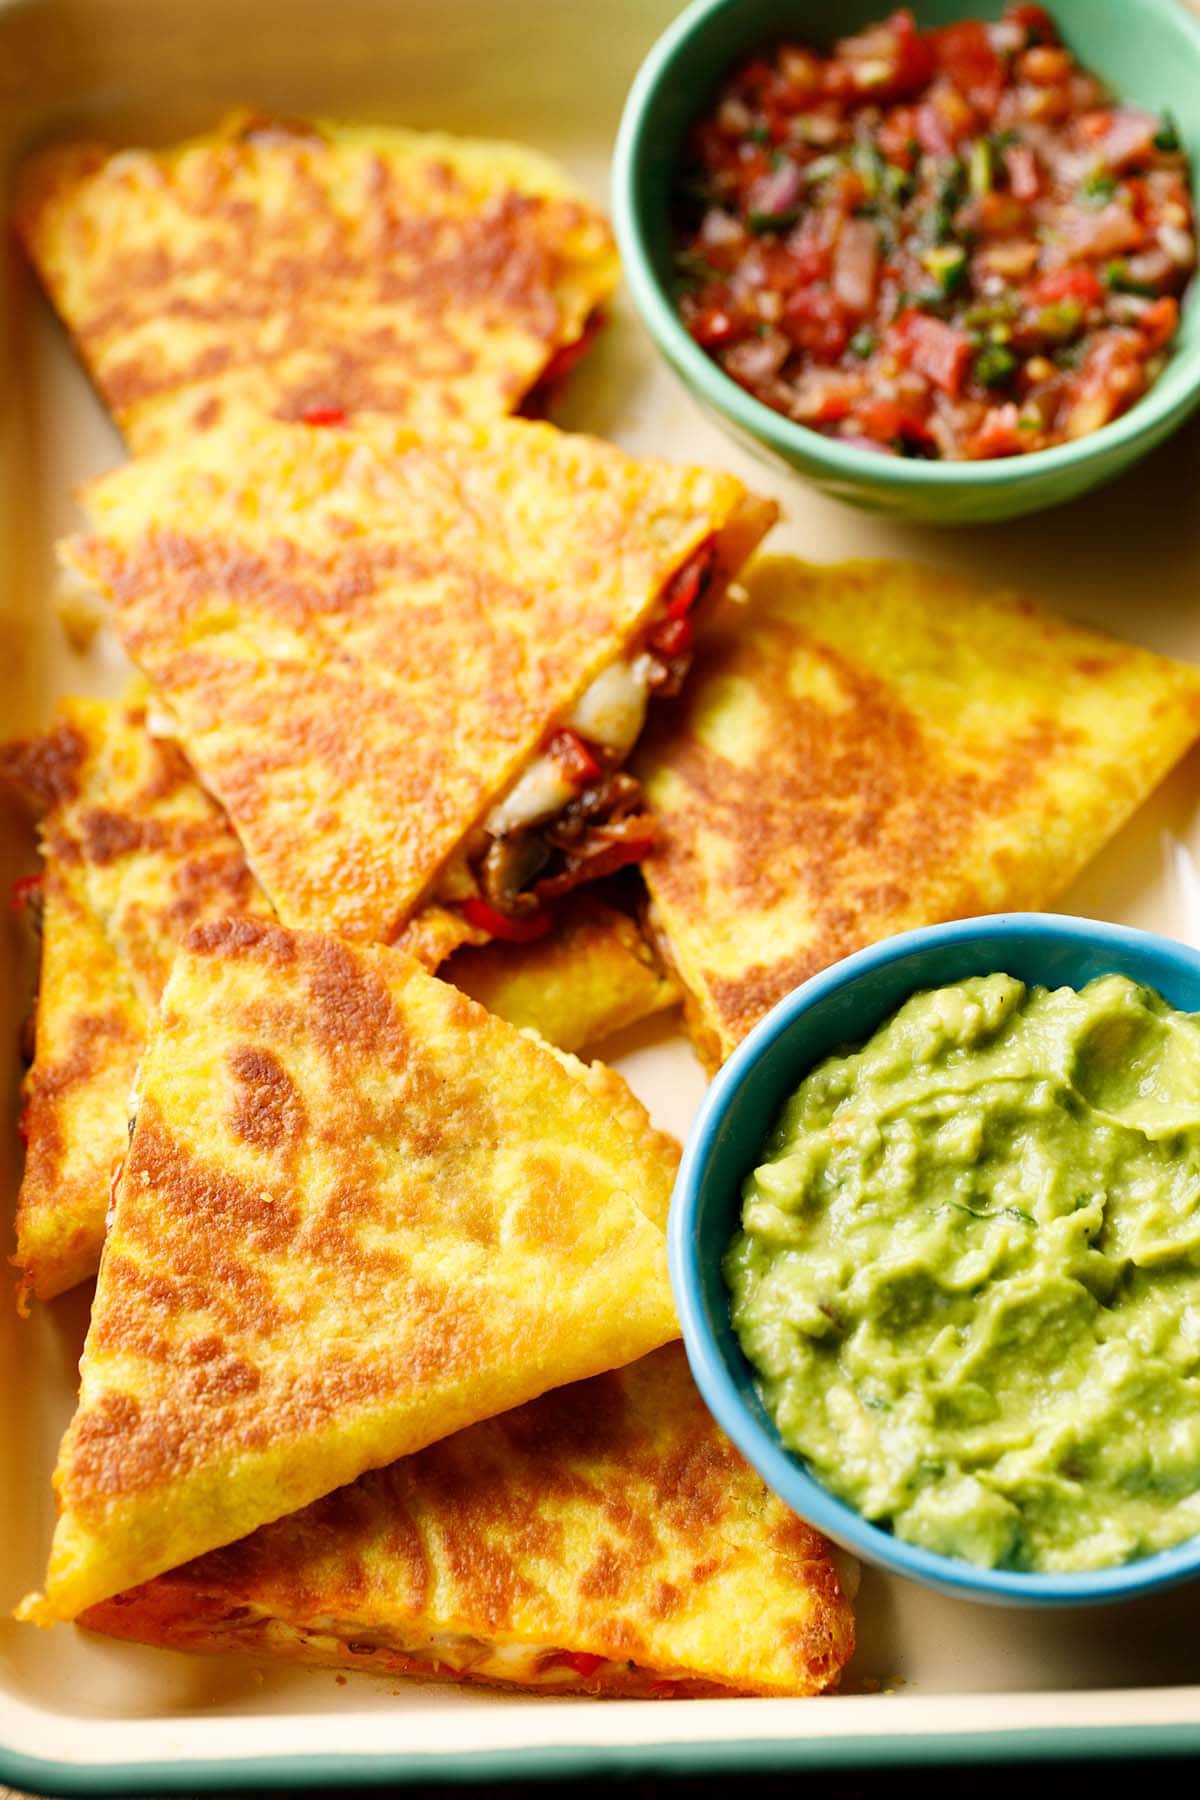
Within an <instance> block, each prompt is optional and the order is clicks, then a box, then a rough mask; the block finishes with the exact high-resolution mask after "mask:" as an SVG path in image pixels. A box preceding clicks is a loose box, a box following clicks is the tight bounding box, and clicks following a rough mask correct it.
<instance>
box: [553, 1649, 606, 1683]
mask: <svg viewBox="0 0 1200 1800" xmlns="http://www.w3.org/2000/svg"><path fill="white" fill-rule="evenodd" d="M607 1661H608V1658H607V1657H606V1656H593V1655H592V1652H591V1651H590V1650H552V1651H551V1652H550V1654H549V1655H548V1656H543V1657H542V1658H541V1659H540V1661H539V1663H538V1667H539V1668H540V1669H542V1670H546V1669H573V1670H574V1671H575V1673H576V1675H582V1676H583V1677H584V1678H585V1679H586V1678H587V1676H589V1675H594V1674H595V1673H596V1670H597V1669H598V1668H599V1667H600V1666H601V1664H602V1663H605V1662H607Z"/></svg>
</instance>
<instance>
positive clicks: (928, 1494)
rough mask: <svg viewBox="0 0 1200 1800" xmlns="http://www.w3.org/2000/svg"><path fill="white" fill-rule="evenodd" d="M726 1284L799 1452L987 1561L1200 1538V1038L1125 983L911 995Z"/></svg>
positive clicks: (783, 1157) (811, 1090)
mask: <svg viewBox="0 0 1200 1800" xmlns="http://www.w3.org/2000/svg"><path fill="white" fill-rule="evenodd" d="M725 1276H726V1280H727V1282H728V1284H729V1287H730V1290H731V1294H732V1311H733V1324H734V1329H735V1331H736V1332H737V1335H738V1338H739V1340H740V1342H741V1345H742V1348H743V1350H744V1351H745V1353H746V1355H747V1357H748V1358H749V1360H750V1362H751V1363H752V1364H753V1365H754V1367H755V1369H756V1370H757V1372H758V1374H759V1377H760V1380H761V1387H762V1392H763V1396H764V1399H765V1401H766V1404H767V1407H768V1409H769V1411H770V1413H771V1415H772V1417H773V1418H774V1419H775V1422H776V1424H777V1426H778V1428H779V1431H780V1434H781V1436H782V1437H783V1440H784V1442H785V1443H786V1444H787V1445H788V1447H789V1448H790V1449H792V1450H794V1451H797V1452H798V1453H799V1454H800V1455H802V1456H803V1457H804V1458H805V1459H806V1460H807V1462H808V1463H809V1465H810V1467H811V1468H812V1471H813V1473H814V1474H815V1475H816V1476H818V1478H819V1479H820V1480H822V1481H823V1482H824V1483H825V1484H826V1485H827V1486H828V1487H829V1488H830V1489H832V1491H833V1492H834V1493H836V1494H838V1495H840V1496H841V1497H842V1498H843V1499H844V1500H847V1501H848V1502H849V1503H850V1504H851V1505H852V1506H854V1507H856V1508H857V1509H858V1510H859V1511H860V1512H862V1513H863V1514H865V1515H866V1517H867V1518H869V1519H874V1520H877V1521H879V1522H880V1523H883V1524H886V1525H888V1526H890V1527H891V1528H892V1530H894V1531H895V1533H896V1534H897V1536H899V1537H901V1538H905V1539H907V1540H908V1541H910V1542H912V1543H916V1544H922V1545H924V1546H925V1547H926V1548H928V1549H930V1550H936V1551H940V1552H941V1553H943V1554H944V1555H948V1556H957V1557H962V1558H965V1559H966V1560H967V1561H969V1562H974V1563H980V1564H989V1565H994V1566H1003V1567H1005V1568H1015V1569H1044V1570H1071V1569H1094V1568H1102V1567H1104V1566H1106V1565H1108V1564H1112V1563H1119V1562H1123V1561H1126V1560H1128V1559H1129V1558H1132V1557H1137V1556H1144V1555H1146V1554H1148V1553H1149V1552H1151V1551H1155V1550H1162V1549H1166V1548H1167V1547H1168V1546H1169V1545H1172V1544H1177V1543H1179V1542H1181V1541H1182V1540H1183V1539H1184V1538H1188V1537H1191V1536H1193V1535H1194V1534H1196V1533H1200V1016H1195V1017H1194V1016H1192V1015H1189V1014H1185V1013H1179V1012H1174V1011H1172V1010H1171V1008H1170V1007H1169V1006H1168V1005H1167V1004H1166V1002H1165V1001H1164V1000H1162V999H1161V998H1160V997H1159V996H1158V995H1157V994H1154V993H1152V992H1150V991H1149V990H1148V989H1146V988H1143V987H1139V986H1137V985H1136V983H1134V982H1131V981H1129V980H1127V979H1126V978H1125V977H1124V976H1120V975H1106V976H1103V977H1102V978H1101V979H1099V980H1097V981H1093V982H1092V983H1091V984H1090V985H1089V986H1088V987H1086V988H1084V989H1083V990H1082V991H1080V992H1078V993H1077V992H1075V991H1074V990H1073V989H1071V988H1059V989H1056V990H1054V991H1050V990H1048V989H1046V988H1037V987H1033V988H1030V987H1026V986H1025V985H1024V984H1023V983H1022V982H1020V981H1015V980H1014V979H1013V978H1012V977H1011V976H1008V975H988V976H980V977H976V978H974V979H972V980H969V981H963V982H961V983H958V984H957V985H954V986H950V987H945V988H939V989H937V990H936V991H934V992H931V993H923V994H917V995H915V996H914V997H913V998H912V999H911V1000H909V1001H908V1002H907V1004H906V1005H905V1006H903V1007H902V1008H901V1010H900V1011H899V1012H898V1013H896V1014H895V1016H894V1017H893V1018H892V1019H890V1020H889V1021H888V1022H887V1023H886V1024H885V1025H883V1026H882V1027H881V1028H880V1029H879V1030H878V1031H877V1032H876V1033H875V1035H874V1037H872V1038H871V1039H870V1041H869V1042H868V1043H867V1044H865V1045H864V1046H863V1048H862V1049H860V1050H857V1051H853V1052H850V1053H847V1054H845V1055H837V1056H831V1057H829V1058H828V1059H827V1060H826V1061H825V1062H823V1063H821V1064H820V1065H819V1067H817V1068H816V1069H814V1070H813V1071H812V1073H811V1074H809V1075H808V1076H807V1077H806V1078H805V1080H804V1081H803V1082H802V1083H801V1084H800V1087H799V1088H798V1089H797V1091H796V1093H795V1094H794V1095H793V1096H792V1098H791V1099H790V1100H789V1101H788V1103H787V1105H786V1107H785V1108H784V1111H783V1115H782V1118H781V1119H780V1121H779V1123H778V1125H777V1126H776V1128H775V1131H774V1133H773V1134H772V1136H771V1138H770V1139H769V1140H768V1143H767V1145H766V1146H765V1157H764V1160H763V1162H762V1163H761V1165H760V1166H759V1167H758V1168H757V1169H756V1170H755V1171H754V1173H753V1174H752V1175H751V1176H750V1177H749V1178H748V1179H747V1182H746V1185H745V1189H744V1195H743V1208H742V1230H741V1231H740V1232H739V1233H738V1234H737V1236H736V1237H735V1238H734V1240H733V1242H732V1243H731V1244H730V1247H729V1250H728V1252H727V1255H726V1260H725Z"/></svg>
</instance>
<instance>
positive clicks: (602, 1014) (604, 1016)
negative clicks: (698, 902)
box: [442, 894, 679, 1050]
mask: <svg viewBox="0 0 1200 1800" xmlns="http://www.w3.org/2000/svg"><path fill="white" fill-rule="evenodd" d="M442 975H443V976H444V978H445V979H446V980H447V981H452V982H453V983H454V985H455V987H459V988H461V989H462V990H463V992H464V993H466V994H470V995H471V997H472V999H475V1000H478V1001H479V1002H480V1004H481V1005H483V1006H486V1007H487V1009H488V1011H489V1012H494V1013H497V1014H498V1015H499V1017H500V1018H502V1019H507V1020H508V1021H509V1023H510V1024H512V1025H521V1026H527V1027H530V1028H532V1029H533V1030H535V1031H539V1032H540V1033H541V1034H542V1036H543V1037H545V1038H549V1040H550V1041H551V1043H553V1044H558V1045H559V1046H560V1047H561V1048H562V1049H564V1050H585V1049H587V1047H588V1046H589V1045H590V1044H597V1043H599V1042H600V1040H601V1039H602V1038H605V1037H610V1036H611V1035H612V1034H613V1032H616V1031H623V1030H624V1029H625V1028H626V1026H628V1025H635V1024H637V1022H638V1021H639V1020H640V1019H644V1018H647V1017H649V1015H650V1014H652V1013H656V1012H662V1011H663V1009H664V1008H665V1007H668V1006H673V1005H674V1004H675V1002H676V1001H677V1000H678V998H679V988H678V986H677V984H676V983H675V982H674V981H673V980H672V979H671V977H670V976H669V975H667V974H665V973H664V971H663V970H662V969H661V968H660V967H659V965H658V963H657V961H656V959H655V956H654V953H653V951H652V950H651V948H650V946H649V944H648V943H647V942H646V940H645V938H644V937H643V936H642V934H641V932H640V931H639V930H638V928H637V926H636V925H635V924H634V922H633V920H632V919H630V918H629V917H627V915H626V914H625V913H622V912H618V911H617V909H616V908H615V907H612V906H607V905H605V904H604V902H603V901H600V900H596V899H595V898H594V897H593V896H591V895H590V894H573V895H572V896H571V897H570V899H568V900H567V901H566V902H565V904H564V905H563V907H562V909H561V911H560V915H559V919H558V923H557V926H556V929H555V931H554V933H553V935H552V936H551V937H548V938H543V939H541V940H540V941H539V942H537V943H533V944H488V945H484V946H482V947H480V948H473V947H470V946H467V947H465V948H463V949H461V950H458V951H456V952H455V954H454V955H453V956H452V957H451V958H450V960H449V961H448V962H447V963H445V964H444V965H443V968H442Z"/></svg>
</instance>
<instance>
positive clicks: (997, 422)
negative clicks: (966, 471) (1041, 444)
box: [967, 400, 1025, 457]
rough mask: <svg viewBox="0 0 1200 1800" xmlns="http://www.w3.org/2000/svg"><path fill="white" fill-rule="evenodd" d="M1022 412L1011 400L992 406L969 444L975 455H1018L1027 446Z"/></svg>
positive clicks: (970, 450) (968, 448) (971, 453)
mask: <svg viewBox="0 0 1200 1800" xmlns="http://www.w3.org/2000/svg"><path fill="white" fill-rule="evenodd" d="M1019 419H1020V414H1019V413H1018V411H1017V408H1016V406H1015V405H1014V404H1013V402H1012V401H1011V400H1009V401H1006V402H1005V404H1004V405H1003V406H990V407H989V408H988V410H987V412H985V413H984V415H983V423H982V425H981V426H980V427H979V430H978V431H977V432H976V433H975V435H974V437H972V439H971V441H970V443H969V444H968V446H967V453H968V455H970V456H973V457H991V456H1016V455H1017V454H1018V452H1019V451H1021V450H1023V449H1024V448H1025V446H1024V444H1023V442H1022V440H1021V428H1020V424H1019Z"/></svg>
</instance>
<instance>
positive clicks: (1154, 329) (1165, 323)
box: [1137, 294, 1179, 350]
mask: <svg viewBox="0 0 1200 1800" xmlns="http://www.w3.org/2000/svg"><path fill="white" fill-rule="evenodd" d="M1178 324H1179V302H1178V300H1176V298H1175V296H1174V295H1173V294H1164V295H1163V296H1162V298H1161V299H1160V300H1155V301H1154V302H1153V303H1152V304H1151V305H1150V306H1148V307H1147V308H1146V310H1145V312H1144V313H1142V315H1141V317H1140V318H1139V319H1138V320H1137V328H1138V330H1139V331H1140V332H1141V334H1142V336H1143V337H1144V338H1145V339H1146V341H1147V345H1148V347H1149V348H1150V349H1151V350H1161V349H1162V347H1163V345H1164V344H1169V343H1170V341H1171V339H1172V338H1173V337H1174V336H1175V327H1176V326H1177V325H1178Z"/></svg>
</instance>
